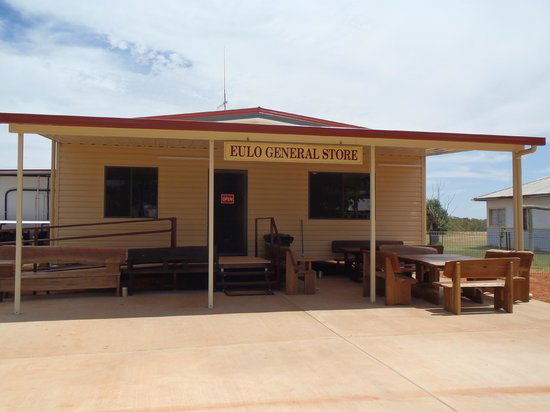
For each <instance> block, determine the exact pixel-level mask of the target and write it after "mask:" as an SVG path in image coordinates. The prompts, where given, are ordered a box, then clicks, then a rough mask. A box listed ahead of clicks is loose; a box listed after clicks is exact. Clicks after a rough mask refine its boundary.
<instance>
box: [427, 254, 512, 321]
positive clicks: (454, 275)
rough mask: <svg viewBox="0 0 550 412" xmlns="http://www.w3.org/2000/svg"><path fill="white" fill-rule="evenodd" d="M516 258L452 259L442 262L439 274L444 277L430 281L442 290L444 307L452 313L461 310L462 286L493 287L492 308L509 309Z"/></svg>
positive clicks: (510, 306) (458, 312)
mask: <svg viewBox="0 0 550 412" xmlns="http://www.w3.org/2000/svg"><path fill="white" fill-rule="evenodd" d="M518 268H519V258H500V259H476V260H455V261H451V262H447V263H446V264H445V270H444V272H443V275H444V276H445V277H447V278H449V279H448V280H447V279H445V280H443V279H441V280H440V281H439V282H434V285H436V286H440V287H442V288H443V290H444V307H445V310H447V311H449V312H452V313H454V314H456V315H460V313H461V310H462V309H461V298H462V293H461V292H462V289H464V288H492V289H494V294H495V295H494V296H495V297H494V305H495V309H500V308H503V309H504V310H505V311H506V312H508V313H512V312H513V304H514V292H513V278H514V276H517V274H518Z"/></svg>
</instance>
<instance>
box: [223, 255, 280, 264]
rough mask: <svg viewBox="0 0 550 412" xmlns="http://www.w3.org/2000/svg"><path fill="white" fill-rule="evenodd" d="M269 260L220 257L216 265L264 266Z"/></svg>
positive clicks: (252, 257) (253, 257)
mask: <svg viewBox="0 0 550 412" xmlns="http://www.w3.org/2000/svg"><path fill="white" fill-rule="evenodd" d="M269 263H271V261H270V260H267V259H264V258H261V257H256V256H220V257H219V259H218V264H219V265H220V266H239V265H255V264H257V265H266V264H269Z"/></svg>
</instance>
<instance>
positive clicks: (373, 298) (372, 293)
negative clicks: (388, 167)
mask: <svg viewBox="0 0 550 412" xmlns="http://www.w3.org/2000/svg"><path fill="white" fill-rule="evenodd" d="M375 154H376V149H375V147H374V146H371V147H370V301H371V303H375V302H376V159H375ZM363 264H366V262H363Z"/></svg>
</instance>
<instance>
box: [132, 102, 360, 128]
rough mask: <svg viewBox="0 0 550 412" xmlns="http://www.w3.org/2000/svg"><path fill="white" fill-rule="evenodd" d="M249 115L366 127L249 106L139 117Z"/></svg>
mask: <svg viewBox="0 0 550 412" xmlns="http://www.w3.org/2000/svg"><path fill="white" fill-rule="evenodd" d="M249 116H257V117H275V118H279V119H281V120H285V119H286V120H294V121H299V122H304V123H311V124H313V125H319V126H329V127H346V128H354V129H355V128H357V129H364V127H361V126H355V125H351V124H347V123H340V122H334V121H332V120H325V119H319V118H317V117H310V116H303V115H300V114H296V113H289V112H281V111H279V110H273V109H266V108H264V107H260V106H258V107H248V108H244V109H230V110H216V111H211V112H196V113H181V114H167V115H160V116H147V117H139V119H157V120H206V121H216V120H217V119H226V118H246V117H249Z"/></svg>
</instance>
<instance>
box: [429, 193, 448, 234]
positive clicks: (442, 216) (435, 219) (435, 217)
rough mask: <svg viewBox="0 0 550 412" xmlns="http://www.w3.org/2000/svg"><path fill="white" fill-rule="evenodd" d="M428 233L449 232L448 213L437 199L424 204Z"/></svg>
mask: <svg viewBox="0 0 550 412" xmlns="http://www.w3.org/2000/svg"><path fill="white" fill-rule="evenodd" d="M426 213H427V226H428V227H427V230H428V232H446V231H447V230H449V212H448V211H447V209H446V208H445V207H443V205H442V204H441V201H440V200H439V198H438V197H436V198H431V199H428V200H427V202H426Z"/></svg>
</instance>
